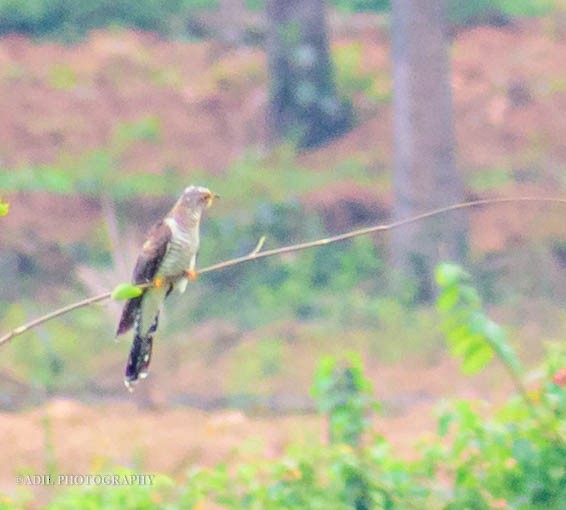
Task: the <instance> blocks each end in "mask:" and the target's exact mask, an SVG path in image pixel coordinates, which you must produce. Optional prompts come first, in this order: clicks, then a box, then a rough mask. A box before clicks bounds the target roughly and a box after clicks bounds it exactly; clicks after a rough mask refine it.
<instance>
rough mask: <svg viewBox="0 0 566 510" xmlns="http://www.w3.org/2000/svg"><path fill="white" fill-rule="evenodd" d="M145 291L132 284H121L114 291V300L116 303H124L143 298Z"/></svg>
mask: <svg viewBox="0 0 566 510" xmlns="http://www.w3.org/2000/svg"><path fill="white" fill-rule="evenodd" d="M142 293H143V290H142V289H140V288H139V287H136V286H135V285H132V284H131V283H121V284H120V285H117V286H116V287H115V288H114V290H113V291H112V299H115V300H116V301H123V300H125V299H132V298H135V297H138V296H141V294H142Z"/></svg>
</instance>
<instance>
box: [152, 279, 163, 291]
mask: <svg viewBox="0 0 566 510" xmlns="http://www.w3.org/2000/svg"><path fill="white" fill-rule="evenodd" d="M164 285H165V278H162V277H161V276H158V277H157V278H155V280H153V286H154V287H155V288H156V289H159V288H160V287H163V286H164Z"/></svg>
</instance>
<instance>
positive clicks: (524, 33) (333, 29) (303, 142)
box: [0, 0, 566, 506]
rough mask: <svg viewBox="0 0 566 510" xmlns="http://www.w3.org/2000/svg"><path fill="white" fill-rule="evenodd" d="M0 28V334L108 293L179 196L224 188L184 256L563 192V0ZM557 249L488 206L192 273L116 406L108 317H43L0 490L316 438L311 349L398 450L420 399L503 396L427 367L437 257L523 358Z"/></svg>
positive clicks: (5, 20)
mask: <svg viewBox="0 0 566 510" xmlns="http://www.w3.org/2000/svg"><path fill="white" fill-rule="evenodd" d="M0 35H1V37H0V115H1V119H2V121H1V123H0V198H2V199H4V200H5V201H7V202H9V203H10V213H9V214H8V215H7V216H6V217H3V218H0V333H2V334H4V333H7V332H8V331H10V330H11V329H13V328H15V327H17V326H19V325H20V324H22V323H24V322H26V321H28V320H30V319H32V318H34V317H36V316H39V315H41V314H43V313H47V312H48V311H51V310H52V309H55V308H57V307H59V306H63V305H65V304H68V303H71V302H73V301H76V300H79V299H83V298H84V297H87V296H90V295H94V294H97V293H101V292H104V291H106V290H111V289H112V288H113V287H114V286H115V285H116V284H118V283H120V282H123V281H128V280H129V279H130V275H131V271H132V269H133V265H134V263H135V259H136V257H137V253H138V251H139V248H140V246H141V243H142V242H143V236H144V233H145V232H146V231H147V230H148V228H149V227H150V226H151V225H152V224H153V223H154V222H155V221H157V220H158V219H160V218H161V217H162V216H163V215H164V214H165V213H166V212H167V211H168V210H169V208H170V207H171V205H172V204H173V203H174V201H175V200H176V198H177V196H178V195H179V194H180V192H181V191H182V189H183V188H184V187H186V186H187V185H189V184H193V183H194V184H199V185H204V186H207V187H209V188H210V189H211V190H213V191H214V192H216V193H218V194H219V195H221V197H222V199H221V200H220V201H218V202H216V203H215V204H214V206H213V207H212V208H211V209H210V210H209V212H208V214H207V217H206V218H205V220H204V222H203V225H202V242H201V251H200V256H199V265H200V267H205V266H207V265H210V264H213V263H215V262H220V261H223V260H226V259H229V258H232V257H235V256H240V255H244V254H246V253H248V252H250V251H251V250H252V249H253V248H254V246H255V245H256V243H257V241H258V239H259V238H260V237H261V236H264V235H265V236H266V238H267V241H266V245H265V247H266V248H275V247H278V246H283V245H287V244H292V243H295V242H302V241H307V240H314V239H317V238H321V237H325V236H327V235H331V234H337V233H341V232H345V231H348V230H351V229H353V228H356V227H360V226H366V225H374V224H379V223H383V222H387V221H390V220H392V219H399V218H404V217H408V216H410V215H412V214H417V213H419V212H424V211H427V210H430V209H433V208H435V207H440V206H443V205H448V204H452V203H457V202H460V201H464V200H473V199H480V198H495V197H504V196H525V195H531V196H560V195H561V194H563V192H564V188H565V187H566V177H565V176H566V173H565V172H564V169H565V166H566V150H565V149H564V139H565V138H566V122H565V121H564V112H565V111H566V68H565V67H564V64H563V61H564V55H565V54H566V2H564V1H563V0H537V1H527V0H513V1H510V0H509V1H508V0H476V1H465V0H449V1H448V2H447V4H446V8H445V9H443V8H442V5H441V2H439V1H436V0H427V1H423V2H421V3H419V5H418V6H416V7H415V6H413V5H412V2H410V1H407V0H398V1H394V2H393V6H391V4H390V2H389V1H387V0H332V1H330V0H329V1H327V2H323V1H322V0H308V1H307V0H303V1H285V0H265V1H263V0H248V1H246V0H218V1H217V2H206V1H203V0H114V1H112V2H110V1H108V0H89V1H88V2H87V1H81V0H58V1H57V2H53V1H47V0H26V1H23V0H0ZM565 233H566V227H565V222H564V211H563V210H562V209H560V208H559V207H549V206H544V207H543V206H541V205H535V204H524V203H523V204H508V205H497V206H489V207H482V208H477V209H473V210H469V211H467V212H466V213H465V214H463V213H461V214H455V213H452V214H448V215H445V216H440V217H436V218H434V219H431V220H429V221H426V222H422V223H418V224H415V225H414V226H412V227H411V228H405V229H399V230H397V231H395V232H394V233H392V234H391V235H383V234H380V235H376V236H372V237H362V238H356V239H353V240H351V241H349V242H345V243H340V244H334V245H330V246H326V247H323V248H317V249H312V250H308V251H304V252H301V253H296V254H295V253H292V254H287V255H285V256H284V257H274V258H269V259H264V260H261V261H258V262H251V263H248V264H244V265H239V266H236V267H233V268H231V269H227V270H224V271H218V272H214V273H210V274H207V275H203V277H202V278H200V279H199V280H197V281H196V282H194V283H191V284H190V286H189V288H188V291H187V292H186V294H184V295H183V296H178V295H172V296H171V297H170V299H169V300H168V302H167V306H166V309H165V310H164V312H163V315H162V321H161V325H160V330H159V332H158V334H157V337H156V345H155V352H154V358H153V361H152V367H151V373H150V376H149V377H148V379H146V380H145V381H143V382H142V383H141V384H139V385H138V387H137V388H136V391H135V393H134V394H132V395H131V394H129V393H128V392H127V391H125V389H124V387H123V382H122V379H123V371H124V366H125V362H126V359H127V356H128V352H129V342H130V339H129V338H125V339H124V340H120V341H119V342H116V341H114V333H115V330H116V324H117V319H118V314H119V310H120V303H106V304H103V305H96V306H92V307H89V308H86V309H82V310H79V311H76V312H74V313H72V314H69V315H66V316H64V317H61V318H59V319H56V320H54V321H51V322H49V323H47V324H45V325H44V326H42V327H40V328H38V329H36V330H34V331H33V332H29V333H26V334H25V335H24V336H22V337H19V338H17V339H15V340H14V341H13V342H12V343H10V344H8V345H5V346H3V347H2V349H1V356H0V411H1V413H2V414H0V430H1V431H2V432H1V433H0V449H1V450H2V452H3V457H4V462H3V463H2V465H1V466H0V490H4V491H7V492H10V493H13V491H14V490H15V479H14V472H15V470H16V469H18V468H24V469H29V470H31V472H34V473H37V472H45V471H46V469H47V468H46V466H49V465H51V466H53V463H56V465H57V466H58V470H59V471H64V472H79V473H86V472H91V471H96V470H100V469H103V468H105V467H106V466H115V465H123V466H130V467H135V468H139V469H142V468H143V469H144V470H146V471H150V472H152V471H159V472H163V473H166V474H167V475H169V476H171V477H178V476H181V474H182V473H184V472H185V471H186V469H187V468H188V467H190V466H193V465H213V464H215V463H216V462H219V461H228V462H232V461H234V462H235V460H237V459H242V458H246V457H250V456H252V457H253V456H254V455H255V456H267V457H273V456H277V455H279V454H280V453H281V452H282V451H283V450H284V449H285V448H286V447H287V446H288V445H289V444H290V443H291V442H294V441H304V440H309V438H312V437H320V436H321V434H322V432H321V424H320V418H319V417H318V416H317V414H316V406H315V404H314V402H313V400H312V398H311V395H310V387H311V382H312V380H313V376H314V374H315V369H316V366H317V360H319V358H320V357H321V356H323V355H332V356H335V357H336V358H340V357H341V356H344V354H345V353H349V352H351V351H356V352H358V353H359V354H360V355H361V357H362V358H363V360H364V364H365V366H366V373H367V376H368V378H369V379H370V380H371V381H372V383H373V386H374V389H375V394H376V396H377V398H378V399H379V400H381V402H382V403H383V412H382V415H381V416H380V418H379V419H378V420H377V421H376V427H377V428H378V430H379V431H380V432H381V433H383V434H384V435H385V436H386V437H387V438H388V439H389V440H390V441H391V442H392V443H393V444H394V445H395V447H396V448H398V449H399V451H401V452H411V448H412V447H411V444H412V440H413V438H414V437H416V436H417V435H418V434H420V433H421V432H422V431H427V430H431V429H432V428H433V426H434V425H433V423H434V417H433V415H432V414H431V409H432V408H433V407H434V405H435V404H436V403H437V402H438V401H439V400H440V399H442V398H446V397H470V398H484V399H488V400H490V399H491V400H494V401H496V400H497V399H498V398H501V397H502V396H504V395H506V394H507V392H508V390H509V384H508V383H507V381H506V380H504V379H503V376H502V371H501V370H502V369H501V368H499V367H497V366H494V367H490V368H489V370H488V371H487V372H486V373H482V375H481V377H475V378H474V377H472V378H469V377H467V376H464V375H462V374H461V373H460V371H459V369H458V364H457V363H456V362H455V361H453V360H452V359H451V358H450V356H449V355H448V354H447V352H446V348H445V345H444V339H443V335H442V331H441V327H440V321H439V319H438V316H437V312H436V310H435V307H434V299H435V292H436V291H435V288H434V282H433V272H434V267H435V265H436V264H437V263H438V261H439V260H442V259H452V260H456V261H458V262H460V263H461V264H462V265H463V266H464V267H465V268H466V269H467V270H468V271H469V272H470V273H471V274H472V276H473V282H474V285H475V286H476V288H477V289H478V292H479V294H480V295H481V297H482V299H483V301H484V304H485V306H486V308H487V309H488V310H489V313H490V314H491V316H492V317H494V318H496V319H497V320H498V321H500V322H501V323H504V324H506V325H507V326H508V331H509V333H510V335H509V336H510V337H511V338H512V339H513V341H514V342H515V344H516V345H517V346H518V347H519V351H520V353H521V357H522V358H523V360H524V361H525V363H526V364H527V365H529V366H530V365H534V364H535V363H536V361H537V360H539V359H540V358H541V356H542V353H543V344H544V342H545V341H547V340H560V339H563V335H564V330H565V328H566V312H565V311H564V305H565V302H566V272H565V271H564V269H565V266H566V237H565V235H564V234H565ZM24 432H25V433H24ZM242 445H244V447H245V448H244V450H243V452H242V450H241V448H242ZM50 463H51V464H50ZM38 490H39V492H40V496H39V497H40V501H44V500H46V499H49V498H50V497H51V496H52V492H50V490H51V489H49V488H43V489H38ZM41 491H43V493H41ZM30 505H32V506H33V504H32V503H30Z"/></svg>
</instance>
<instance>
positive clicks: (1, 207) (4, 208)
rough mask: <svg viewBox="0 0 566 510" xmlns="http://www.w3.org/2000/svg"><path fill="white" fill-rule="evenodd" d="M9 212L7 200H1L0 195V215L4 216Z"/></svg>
mask: <svg viewBox="0 0 566 510" xmlns="http://www.w3.org/2000/svg"><path fill="white" fill-rule="evenodd" d="M9 212H10V204H9V203H8V202H3V201H2V198H1V197H0V216H6V215H7V214H8V213H9Z"/></svg>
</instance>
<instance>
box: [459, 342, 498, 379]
mask: <svg viewBox="0 0 566 510" xmlns="http://www.w3.org/2000/svg"><path fill="white" fill-rule="evenodd" d="M492 359H493V349H492V348H491V347H490V346H489V345H487V344H483V345H482V344H476V345H473V346H471V349H470V350H468V351H467V352H466V354H465V355H464V361H463V363H462V371H463V372H464V373H465V374H477V373H478V372H479V371H480V370H482V369H483V368H484V367H485V366H486V365H488V364H489V362H490V361H491V360H492Z"/></svg>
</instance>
